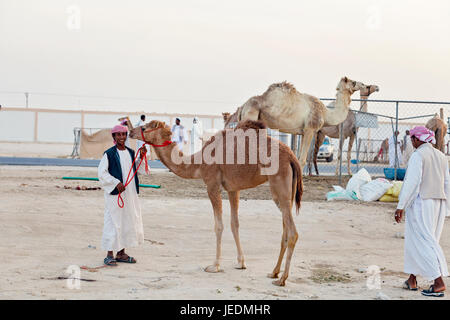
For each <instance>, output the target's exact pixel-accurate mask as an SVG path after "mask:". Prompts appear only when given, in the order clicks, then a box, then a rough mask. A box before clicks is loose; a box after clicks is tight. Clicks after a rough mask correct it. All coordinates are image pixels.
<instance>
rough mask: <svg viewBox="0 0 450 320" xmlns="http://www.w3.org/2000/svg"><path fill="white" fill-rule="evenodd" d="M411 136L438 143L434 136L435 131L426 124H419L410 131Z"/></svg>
mask: <svg viewBox="0 0 450 320" xmlns="http://www.w3.org/2000/svg"><path fill="white" fill-rule="evenodd" d="M409 134H410V135H411V137H416V138H417V139H419V140H420V141H422V142H429V143H432V144H436V139H435V138H434V132H433V131H431V130H430V129H428V128H426V127H424V126H418V127H415V128H413V129H411V130H410V131H409Z"/></svg>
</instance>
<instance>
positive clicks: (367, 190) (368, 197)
mask: <svg viewBox="0 0 450 320" xmlns="http://www.w3.org/2000/svg"><path fill="white" fill-rule="evenodd" d="M392 186H393V184H392V183H390V182H389V181H388V180H386V179H383V178H379V179H376V180H373V181H370V182H367V183H366V184H364V185H362V186H361V188H359V192H360V195H361V198H360V199H361V200H363V201H377V200H378V199H380V198H381V197H382V196H383V195H384V194H385V193H386V192H387V191H388V190H389V189H390V188H391V187H392Z"/></svg>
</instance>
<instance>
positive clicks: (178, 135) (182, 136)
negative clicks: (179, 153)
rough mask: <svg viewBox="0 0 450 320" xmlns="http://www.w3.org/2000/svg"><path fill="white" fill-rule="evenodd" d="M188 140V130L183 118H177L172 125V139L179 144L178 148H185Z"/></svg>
mask: <svg viewBox="0 0 450 320" xmlns="http://www.w3.org/2000/svg"><path fill="white" fill-rule="evenodd" d="M186 140H187V139H186V132H185V130H184V127H183V126H182V125H181V120H180V119H179V118H176V119H175V124H174V125H173V127H172V141H173V142H175V143H176V144H177V147H178V149H180V150H183V145H184V144H186V143H187V141H186Z"/></svg>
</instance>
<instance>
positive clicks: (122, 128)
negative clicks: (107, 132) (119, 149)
mask: <svg viewBox="0 0 450 320" xmlns="http://www.w3.org/2000/svg"><path fill="white" fill-rule="evenodd" d="M116 132H128V128H127V127H125V126H122V125H121V124H118V125H116V126H114V127H113V128H112V129H111V134H112V135H114V133H116ZM113 140H114V139H113ZM114 144H116V140H114Z"/></svg>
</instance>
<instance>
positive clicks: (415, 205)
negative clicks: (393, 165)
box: [395, 126, 450, 297]
mask: <svg viewBox="0 0 450 320" xmlns="http://www.w3.org/2000/svg"><path fill="white" fill-rule="evenodd" d="M410 134H411V141H412V144H413V146H414V148H416V151H415V152H413V154H412V156H411V158H410V159H409V163H408V169H407V170H406V176H405V180H404V182H403V187H402V190H401V192H400V195H399V202H398V206H397V210H396V211H395V220H396V221H397V222H398V223H400V222H401V220H402V216H403V214H404V212H405V211H406V225H405V251H404V254H405V261H404V263H405V265H404V272H405V273H407V274H410V276H409V279H408V280H406V281H405V283H404V288H405V289H409V290H417V279H416V276H417V275H420V276H423V277H425V278H426V279H427V280H429V281H431V280H434V284H433V285H432V286H431V287H430V288H429V289H428V290H422V294H423V295H426V296H437V297H442V296H444V291H445V289H446V288H445V283H444V281H443V280H442V277H448V269H447V262H446V260H445V256H444V252H443V251H442V248H441V246H440V245H439V239H440V237H441V232H442V228H443V226H444V220H445V217H446V216H448V215H449V211H450V186H449V172H448V162H447V159H446V157H445V155H444V154H443V153H442V152H440V151H439V150H437V149H435V148H433V146H432V145H431V144H432V143H436V140H435V138H434V132H432V131H430V130H428V129H427V128H425V127H423V126H420V127H415V128H414V129H412V130H411V131H410Z"/></svg>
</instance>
